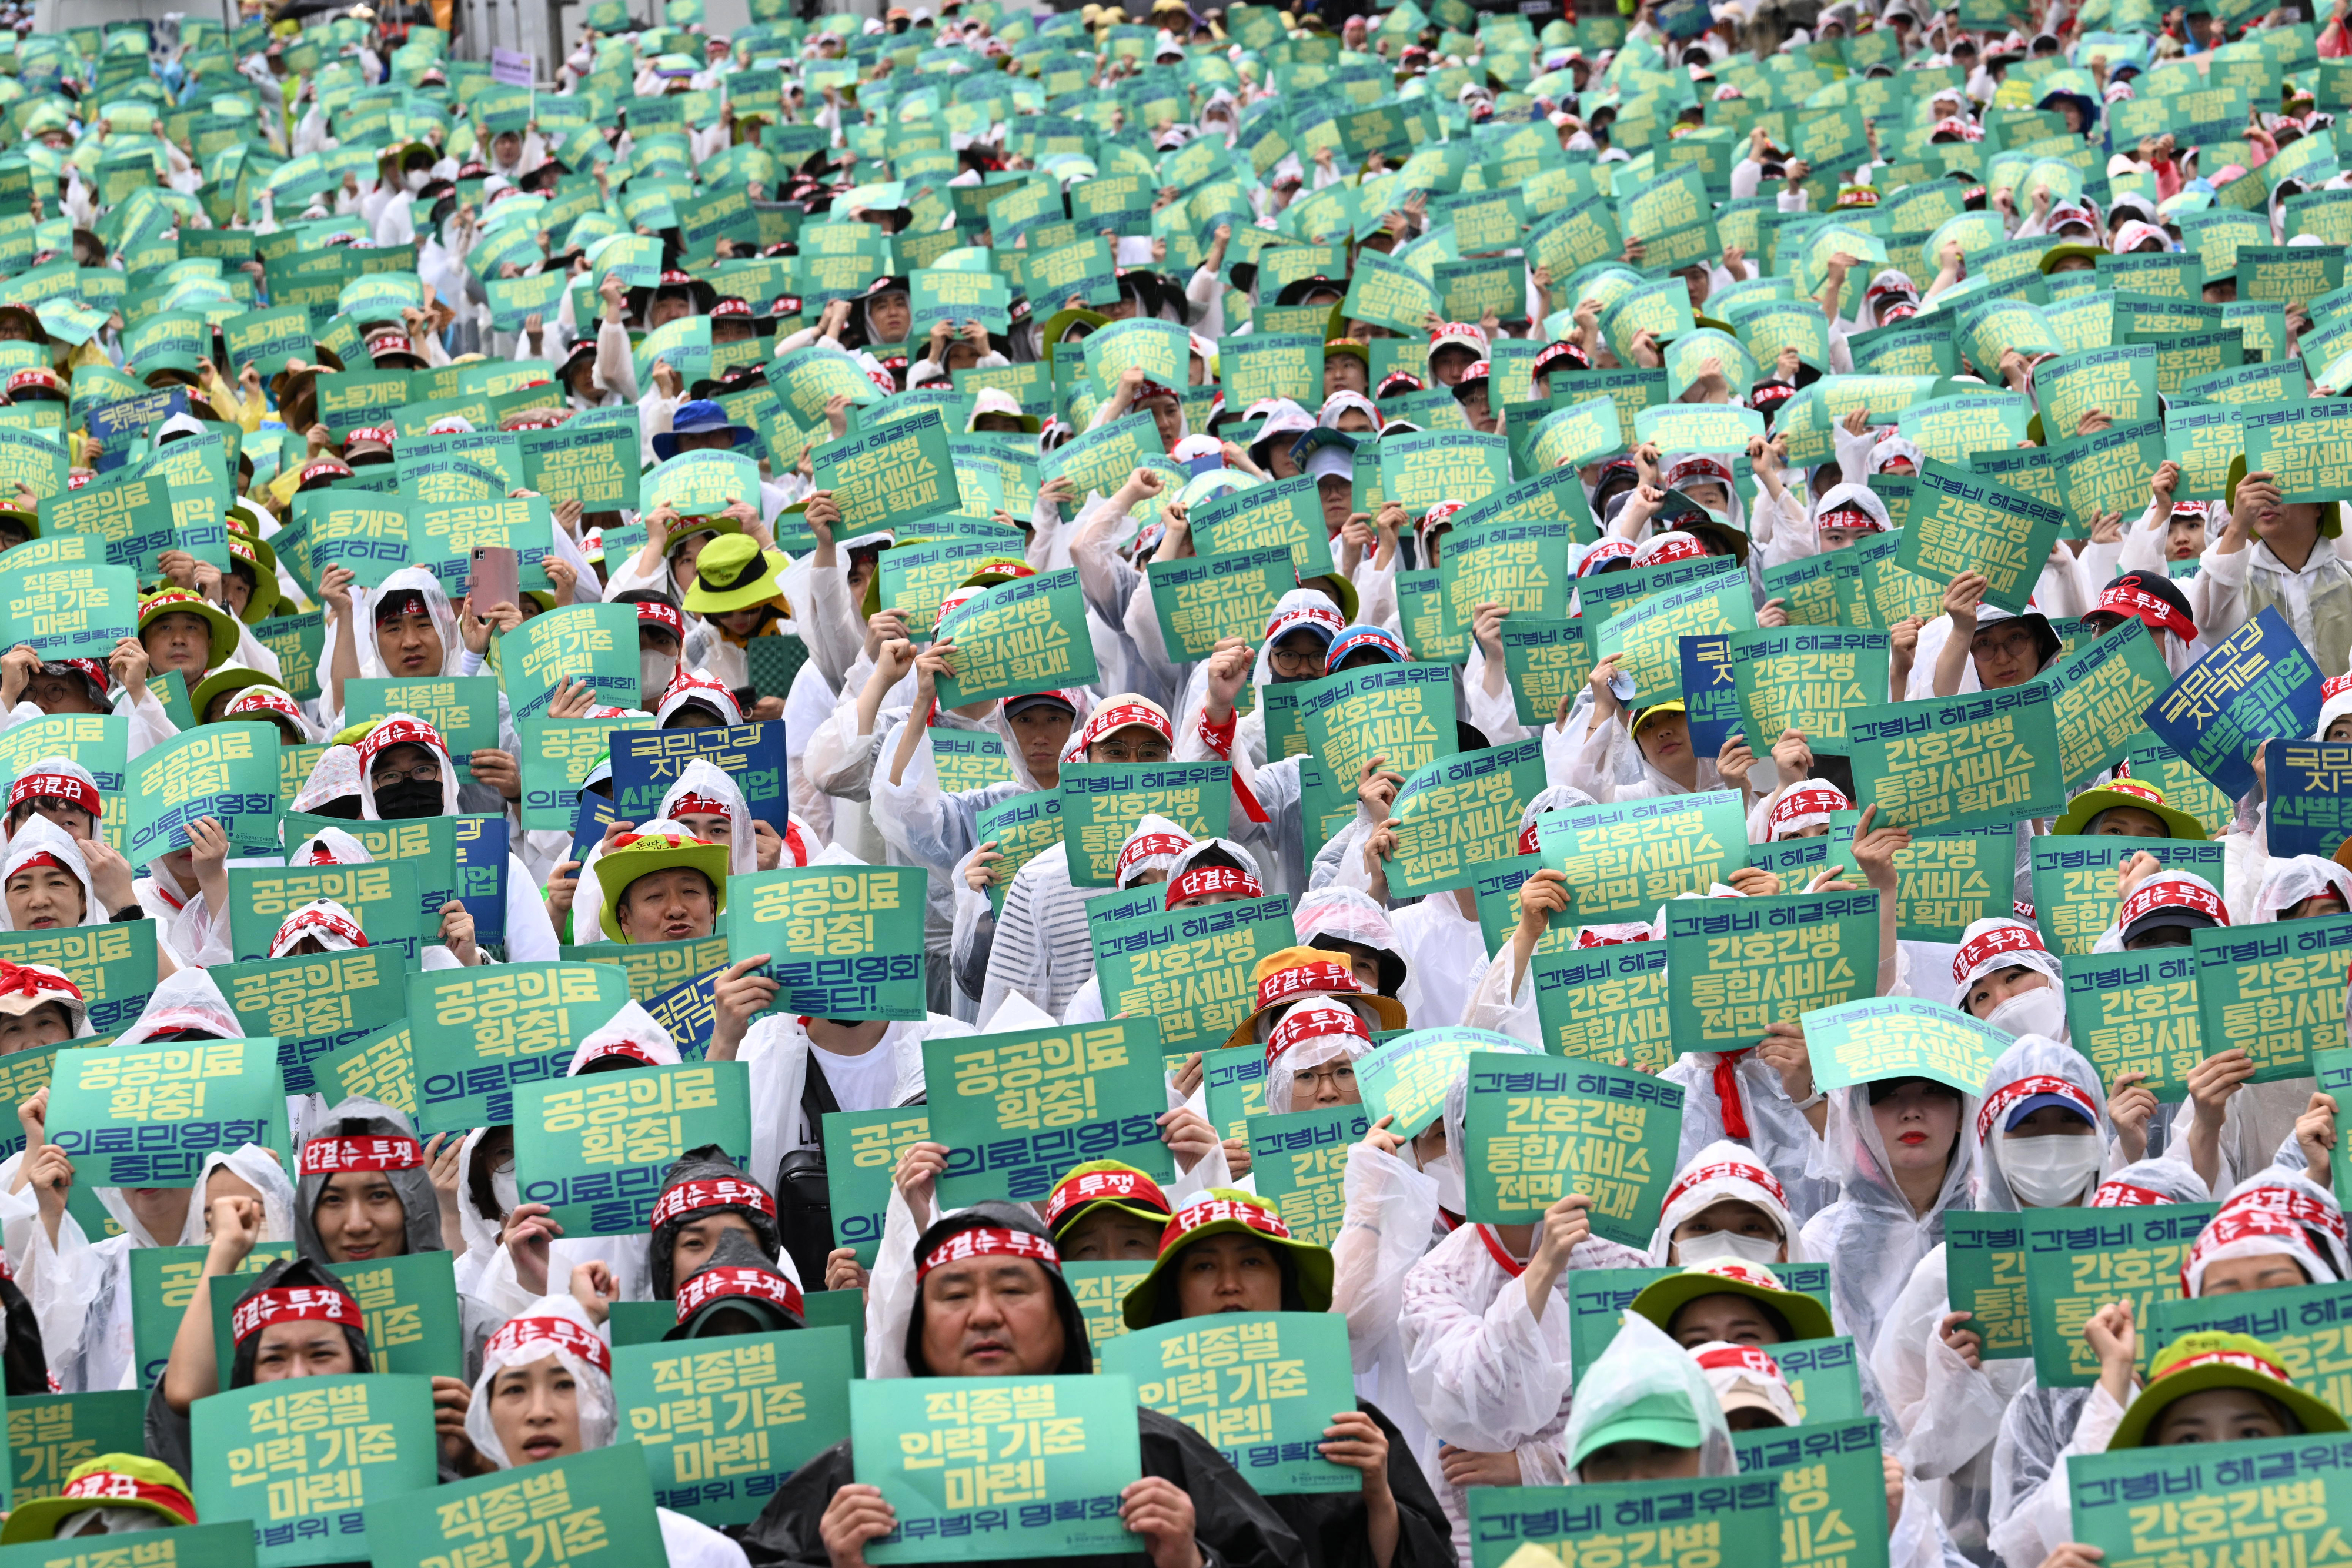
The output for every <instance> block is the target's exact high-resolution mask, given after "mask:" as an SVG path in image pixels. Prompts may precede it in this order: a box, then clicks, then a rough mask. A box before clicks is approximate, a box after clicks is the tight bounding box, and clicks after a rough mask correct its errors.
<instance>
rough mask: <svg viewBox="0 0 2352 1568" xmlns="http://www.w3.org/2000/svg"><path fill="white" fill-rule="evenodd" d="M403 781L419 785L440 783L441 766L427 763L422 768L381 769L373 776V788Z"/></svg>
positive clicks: (381, 787)
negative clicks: (406, 780) (412, 780)
mask: <svg viewBox="0 0 2352 1568" xmlns="http://www.w3.org/2000/svg"><path fill="white" fill-rule="evenodd" d="M402 779H415V780H416V782H418V783H419V784H438V783H440V782H441V765H440V764H439V763H437V762H428V763H426V764H425V765H424V766H423V767H422V768H383V769H381V770H379V771H378V772H377V774H376V776H375V787H376V788H377V789H384V788H386V787H388V786H390V785H394V784H397V783H399V782H400V781H401V780H402Z"/></svg>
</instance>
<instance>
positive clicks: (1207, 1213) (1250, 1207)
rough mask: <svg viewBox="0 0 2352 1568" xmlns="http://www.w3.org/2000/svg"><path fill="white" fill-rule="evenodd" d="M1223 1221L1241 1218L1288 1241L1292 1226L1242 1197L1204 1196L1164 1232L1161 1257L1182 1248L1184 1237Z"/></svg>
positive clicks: (1248, 1224)
mask: <svg viewBox="0 0 2352 1568" xmlns="http://www.w3.org/2000/svg"><path fill="white" fill-rule="evenodd" d="M1221 1219H1237V1220H1239V1221H1241V1223H1242V1224H1244V1225H1246V1226H1248V1227H1249V1228H1251V1229H1252V1230H1262V1231H1264V1232H1265V1234H1266V1235H1268V1236H1272V1237H1276V1238H1278V1239H1282V1240H1284V1241H1287V1240H1289V1239H1290V1227H1289V1226H1287V1225H1286V1224H1284V1223H1283V1221H1282V1216H1280V1215H1278V1214H1276V1213H1275V1212H1274V1210H1272V1209H1270V1208H1263V1207H1259V1206H1258V1205H1256V1204H1255V1203H1245V1202H1243V1201H1242V1200H1240V1199H1238V1198H1231V1197H1202V1198H1195V1199H1193V1200H1192V1202H1191V1203H1188V1204H1186V1205H1185V1206H1184V1207H1181V1208H1180V1209H1178V1210H1177V1211H1176V1218H1173V1219H1171V1220H1170V1221H1169V1222H1168V1228H1167V1229H1165V1230H1163V1231H1161V1232H1160V1256H1161V1257H1163V1258H1164V1257H1166V1256H1167V1255H1168V1249H1170V1248H1171V1247H1176V1246H1181V1244H1182V1243H1183V1240H1184V1238H1186V1237H1187V1236H1190V1235H1191V1234H1192V1232H1194V1231H1195V1230H1198V1229H1200V1228H1202V1226H1205V1225H1214V1224H1215V1223H1216V1222H1217V1221H1219V1220H1221Z"/></svg>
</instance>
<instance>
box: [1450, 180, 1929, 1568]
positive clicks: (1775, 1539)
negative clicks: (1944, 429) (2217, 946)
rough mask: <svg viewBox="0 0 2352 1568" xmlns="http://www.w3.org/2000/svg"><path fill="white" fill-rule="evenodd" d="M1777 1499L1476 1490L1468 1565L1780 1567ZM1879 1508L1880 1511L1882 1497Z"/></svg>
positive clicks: (1710, 1486)
mask: <svg viewBox="0 0 2352 1568" xmlns="http://www.w3.org/2000/svg"><path fill="white" fill-rule="evenodd" d="M1694 172H1696V171H1694ZM1875 1440H1876V1439H1875V1438H1874V1439H1873V1441H1875ZM1789 1473H1790V1474H1793V1473H1794V1472H1793V1471H1791V1472H1789ZM1780 1494H1781V1478H1780V1476H1759V1477H1756V1478H1753V1479H1748V1478H1734V1479H1724V1480H1715V1481H1697V1480H1687V1481H1684V1480H1661V1481H1622V1482H1615V1483H1611V1484H1606V1485H1584V1486H1574V1487H1528V1486H1519V1487H1476V1488H1473V1489H1472V1490H1470V1491H1469V1492H1468V1493H1467V1494H1465V1495H1466V1496H1467V1498H1468V1508H1469V1515H1470V1542H1471V1549H1470V1568H1503V1565H1504V1564H1505V1563H1507V1562H1509V1561H1510V1560H1511V1559H1512V1558H1513V1557H1514V1556H1515V1555H1516V1554H1517V1553H1518V1552H1522V1551H1525V1550H1527V1549H1528V1548H1529V1547H1533V1548H1535V1549H1536V1550H1538V1552H1541V1553H1542V1554H1543V1557H1544V1558H1545V1559H1546V1560H1549V1561H1550V1562H1555V1563H1566V1562H1576V1563H1584V1562H1587V1561H1590V1560H1591V1559H1590V1558H1589V1557H1588V1556H1587V1552H1588V1550H1590V1549H1593V1548H1597V1549H1599V1551H1600V1552H1601V1553H1603V1555H1602V1556H1601V1561H1603V1562H1607V1561H1610V1560H1611V1557H1610V1555H1608V1554H1613V1553H1615V1552H1628V1553H1629V1554H1630V1553H1638V1554H1639V1555H1638V1556H1635V1557H1633V1558H1632V1559H1631V1560H1633V1561H1639V1562H1652V1561H1654V1562H1659V1563H1682V1562H1685V1561H1688V1559H1687V1558H1686V1557H1685V1556H1683V1555H1680V1553H1681V1552H1683V1551H1684V1550H1685V1549H1684V1548H1683V1547H1682V1546H1681V1544H1680V1543H1681V1542H1684V1541H1685V1540H1688V1541H1690V1542H1693V1548H1692V1549H1693V1550H1696V1551H1697V1552H1703V1553H1705V1554H1706V1555H1705V1556H1704V1557H1702V1558H1701V1559H1700V1561H1713V1562H1722V1563H1771V1562H1778V1561H1780V1556H1779V1553H1780V1541H1781V1534H1780V1531H1781V1521H1780ZM1818 1495H1819V1496H1820V1497H1821V1504H1820V1506H1821V1507H1823V1508H1826V1507H1828V1506H1829V1494H1828V1493H1827V1491H1826V1490H1823V1491H1821V1492H1820V1493H1819V1494H1818ZM1879 1496H1880V1498H1881V1499H1882V1502H1881V1505H1880V1506H1881V1508H1882V1509H1883V1508H1884V1506H1885V1505H1884V1502H1883V1499H1884V1498H1885V1492H1884V1491H1883V1490H1882V1491H1881V1492H1880V1494H1879ZM1621 1519H1630V1520H1634V1521H1642V1522H1639V1523H1637V1524H1635V1525H1634V1526H1633V1527H1632V1528H1630V1529H1629V1528H1628V1527H1627V1526H1625V1525H1623V1524H1621V1523H1619V1522H1618V1521H1620V1520H1621ZM1668 1521H1693V1522H1668ZM1841 1523H1842V1525H1843V1521H1841ZM1862 1528H1863V1527H1861V1526H1858V1525H1857V1526H1843V1528H1842V1529H1841V1531H1840V1537H1841V1539H1842V1540H1843V1541H1851V1540H1852V1539H1853V1537H1855V1536H1856V1535H1859V1534H1860V1533H1861V1530H1862ZM1694 1532H1696V1533H1694ZM1881 1533H1884V1531H1883V1530H1882V1531H1881ZM1824 1544H1829V1543H1828V1542H1824ZM1529 1561H1530V1562H1532V1561H1533V1560H1532V1559H1531V1560H1529Z"/></svg>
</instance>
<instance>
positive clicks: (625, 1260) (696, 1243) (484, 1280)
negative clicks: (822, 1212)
mask: <svg viewBox="0 0 2352 1568" xmlns="http://www.w3.org/2000/svg"><path fill="white" fill-rule="evenodd" d="M677 1061H678V1051H677V1044H676V1042H674V1041H673V1040H671V1039H670V1036H669V1031H668V1030H666V1029H664V1028H663V1027H662V1026H661V1024H660V1022H659V1021H657V1020H656V1019H655V1018H654V1017H653V1015H652V1014H650V1013H648V1012H646V1009H644V1008H643V1007H642V1006H640V1005H639V1004H637V1003H635V1002H627V1003H625V1004H623V1006H622V1008H621V1010H620V1011H618V1012H616V1013H614V1015H613V1017H612V1019H610V1021H608V1022H606V1023H604V1024H603V1025H601V1026H600V1027H598V1028H597V1029H595V1030H591V1031H590V1032H589V1034H588V1036H587V1037H586V1038H585V1039H583V1040H581V1042H580V1043H579V1045H578V1046H577V1047H576V1048H574V1050H573V1051H572V1061H571V1063H570V1065H569V1066H568V1067H567V1068H566V1069H565V1070H564V1075H565V1076H566V1077H569V1078H585V1077H589V1076H591V1075H593V1074H599V1073H605V1072H628V1071H635V1069H638V1068H642V1067H674V1066H676V1065H677ZM662 1188H663V1191H662V1197H661V1198H660V1199H657V1200H656V1206H655V1223H654V1224H653V1225H652V1226H650V1227H649V1228H648V1230H647V1233H646V1235H644V1236H635V1235H625V1236H585V1237H575V1238H569V1239H567V1238H565V1237H564V1235H563V1233H562V1229H561V1228H559V1227H558V1226H557V1225H556V1224H555V1223H554V1222H553V1221H552V1220H551V1219H550V1218H548V1215H549V1213H550V1210H549V1208H548V1206H547V1205H545V1204H543V1203H523V1204H518V1205H516V1206H515V1207H513V1208H511V1209H509V1211H508V1213H507V1226H506V1232H505V1236H504V1244H503V1245H502V1246H501V1247H500V1248H499V1250H498V1252H497V1253H496V1254H495V1255H493V1256H492V1257H491V1258H490V1260H488V1262H487V1263H486V1264H484V1266H483V1267H482V1270H481V1273H480V1283H479V1287H478V1288H479V1291H480V1294H481V1299H482V1301H484V1302H485V1303H486V1304H487V1305H488V1307H489V1308H490V1310H491V1311H492V1312H494V1313H495V1312H506V1313H509V1314H511V1313H514V1312H520V1311H522V1310H523V1308H524V1307H525V1306H526V1305H528V1304H529V1303H530V1301H535V1300H536V1299H537V1298H538V1296H539V1295H543V1294H545V1293H546V1291H547V1287H548V1284H549V1281H551V1280H552V1281H563V1280H567V1279H570V1278H571V1277H572V1271H573V1270H575V1269H577V1268H579V1267H580V1266H582V1265H583V1264H587V1263H594V1264H597V1265H599V1266H601V1267H602V1268H603V1269H604V1270H605V1272H606V1275H607V1284H608V1286H609V1287H610V1288H609V1289H608V1290H606V1291H605V1293H606V1294H608V1295H616V1296H617V1297H618V1299H619V1300H622V1301H666V1300H667V1299H668V1297H669V1293H670V1290H671V1288H672V1285H673V1284H674V1282H675V1281H676V1280H677V1277H678V1276H679V1275H681V1274H686V1273H691V1272H692V1271H693V1270H694V1268H695V1266H697V1265H698V1264H699V1263H700V1262H701V1260H702V1259H703V1258H704V1257H705V1256H706V1255H707V1254H708V1253H709V1249H710V1247H711V1246H712V1245H714V1244H715V1243H716V1242H717V1240H718V1238H719V1232H720V1231H723V1230H729V1229H740V1230H742V1231H743V1232H744V1233H745V1234H747V1235H749V1236H751V1238H752V1239H755V1240H757V1241H758V1242H759V1243H760V1244H761V1247H762V1248H764V1249H768V1250H769V1255H770V1256H771V1257H773V1256H776V1251H777V1232H776V1224H775V1213H776V1201H775V1198H774V1197H772V1196H771V1195H770V1194H769V1193H768V1191H767V1190H766V1189H765V1188H764V1187H762V1186H760V1185H759V1184H758V1183H757V1182H755V1181H753V1180H752V1179H751V1177H750V1176H745V1175H744V1174H743V1173H742V1172H741V1171H740V1170H739V1169H737V1168H736V1166H734V1165H733V1164H732V1163H731V1162H730V1161H729V1160H728V1159H727V1157H726V1156H725V1155H722V1154H721V1153H720V1152H719V1150H718V1149H717V1148H715V1147H711V1146H708V1145H706V1146H704V1147H702V1148H698V1149H689V1150H688V1151H687V1152H686V1153H685V1154H683V1155H679V1156H678V1157H677V1160H675V1161H674V1162H672V1164H671V1166H670V1168H669V1170H668V1171H667V1173H666V1174H665V1176H663V1180H662ZM673 1194H675V1195H676V1196H675V1197H673V1196H672V1195H673ZM665 1201H667V1209H665V1207H664V1202H665ZM706 1209H707V1210H709V1211H710V1212H709V1214H703V1213H701V1212H700V1211H702V1210H706ZM673 1251H675V1254H676V1255H675V1258H674V1259H673ZM787 1267H789V1264H788V1265H787Z"/></svg>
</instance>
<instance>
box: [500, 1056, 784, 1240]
mask: <svg viewBox="0 0 2352 1568" xmlns="http://www.w3.org/2000/svg"><path fill="white" fill-rule="evenodd" d="M750 1071H751V1070H750V1069H749V1068H747V1067H745V1066H744V1065H743V1064H742V1063H741V1062H738V1061H709V1062H688V1063H683V1064H680V1065H677V1066H672V1067H652V1068H647V1069H645V1070H644V1071H633V1072H627V1073H606V1074H600V1075H597V1076H592V1077H587V1078H570V1079H560V1080H557V1081H555V1082H539V1083H517V1084H515V1085H514V1094H515V1107H514V1109H515V1120H514V1129H515V1174H516V1176H517V1178H518V1180H519V1181H520V1191H521V1192H522V1194H523V1201H524V1202H526V1203H543V1204H546V1205H547V1206H548V1207H549V1208H550V1209H551V1211H552V1212H553V1214H554V1216H555V1222H556V1223H557V1224H559V1225H561V1226H562V1227H563V1229H564V1234H566V1235H568V1236H624V1235H626V1234H628V1233H629V1232H630V1231H632V1230H641V1229H643V1228H645V1227H646V1224H647V1223H648V1222H649V1221H650V1220H651V1218H652V1216H653V1207H654V1199H655V1198H656V1197H657V1196H659V1193H660V1188H661V1177H662V1173H663V1172H664V1171H666V1170H667V1169H668V1168H669V1166H670V1163H671V1162H672V1161H674V1160H676V1159H677V1156H678V1155H681V1154H684V1153H685V1152H686V1151H687V1150H688V1149H691V1148H697V1147H699V1146H700V1145H704V1144H716V1145H719V1148H721V1149H722V1150H724V1151H726V1153H727V1155H728V1157H729V1158H730V1159H733V1160H734V1161H735V1163H736V1164H737V1165H739V1166H740V1165H742V1164H744V1163H746V1162H747V1161H748V1160H749V1159H750V1158H751V1108H750V1098H751V1089H750V1077H749V1074H750Z"/></svg>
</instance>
